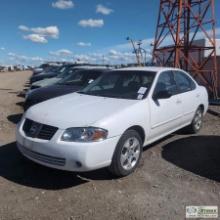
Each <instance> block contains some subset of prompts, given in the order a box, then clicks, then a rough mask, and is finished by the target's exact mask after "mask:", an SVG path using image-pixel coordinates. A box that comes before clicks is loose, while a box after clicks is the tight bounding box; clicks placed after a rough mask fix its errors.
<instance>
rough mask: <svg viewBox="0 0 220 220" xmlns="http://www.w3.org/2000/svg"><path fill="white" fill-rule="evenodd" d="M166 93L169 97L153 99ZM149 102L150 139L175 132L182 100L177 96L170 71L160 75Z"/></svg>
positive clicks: (178, 122)
mask: <svg viewBox="0 0 220 220" xmlns="http://www.w3.org/2000/svg"><path fill="white" fill-rule="evenodd" d="M163 91H165V92H168V93H170V94H171V97H169V98H164V99H155V98H154V97H156V94H158V93H159V92H163ZM149 100H150V101H149V102H150V139H151V140H154V139H155V140H156V139H158V138H160V137H163V136H166V134H168V133H170V132H171V131H174V130H176V128H178V127H179V126H180V125H181V117H182V108H181V104H182V100H181V99H180V96H179V95H178V90H177V85H176V82H175V80H174V75H173V72H172V71H164V72H162V73H161V74H160V76H159V78H158V81H157V83H156V86H155V88H154V91H153V95H152V97H149Z"/></svg>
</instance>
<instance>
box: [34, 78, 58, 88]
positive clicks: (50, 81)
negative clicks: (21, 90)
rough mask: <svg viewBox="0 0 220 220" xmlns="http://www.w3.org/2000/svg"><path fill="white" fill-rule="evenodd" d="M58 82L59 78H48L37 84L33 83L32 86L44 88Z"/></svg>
mask: <svg viewBox="0 0 220 220" xmlns="http://www.w3.org/2000/svg"><path fill="white" fill-rule="evenodd" d="M58 81H60V78H57V77H53V78H49V79H43V80H40V81H38V82H35V83H33V85H34V86H40V87H44V86H50V85H53V84H55V83H57V82H58Z"/></svg>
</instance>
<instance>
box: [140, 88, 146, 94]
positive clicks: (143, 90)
mask: <svg viewBox="0 0 220 220" xmlns="http://www.w3.org/2000/svg"><path fill="white" fill-rule="evenodd" d="M146 91H147V88H146V87H141V88H140V89H139V90H138V94H142V95H143V94H145V92H146Z"/></svg>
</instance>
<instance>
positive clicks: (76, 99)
mask: <svg viewBox="0 0 220 220" xmlns="http://www.w3.org/2000/svg"><path fill="white" fill-rule="evenodd" d="M137 102H138V100H126V99H116V98H104V97H96V96H89V95H82V94H78V93H74V94H68V95H65V96H61V97H58V98H55V99H51V100H48V101H46V102H42V103H40V104H37V105H34V106H33V107H31V108H30V109H29V110H28V111H27V112H26V113H25V117H26V118H29V119H31V120H34V121H36V122H39V123H43V124H48V125H51V126H56V127H59V128H60V129H66V128H69V127H82V126H92V125H93V124H94V123H95V122H97V121H101V120H103V119H105V118H108V117H109V116H111V115H112V114H115V113H117V112H119V111H123V110H124V109H126V108H128V107H130V106H131V105H135V104H136V103H137Z"/></svg>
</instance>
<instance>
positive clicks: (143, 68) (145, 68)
mask: <svg viewBox="0 0 220 220" xmlns="http://www.w3.org/2000/svg"><path fill="white" fill-rule="evenodd" d="M117 70H120V71H122V70H123V71H132V70H133V71H134V70H135V71H152V72H159V71H162V70H177V68H172V67H159V66H147V67H128V68H121V69H117ZM117 70H116V71H117Z"/></svg>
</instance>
